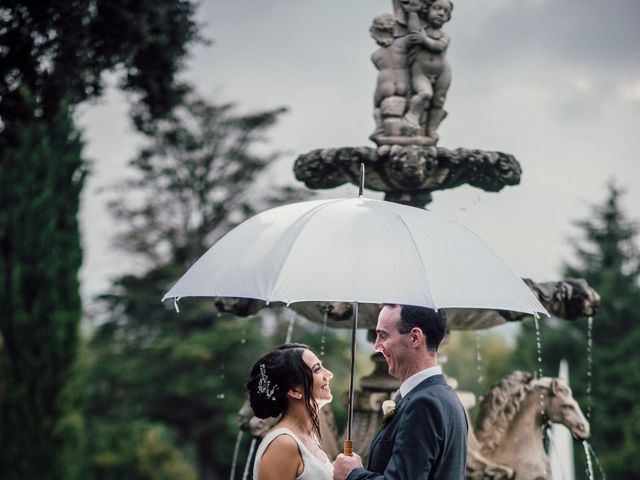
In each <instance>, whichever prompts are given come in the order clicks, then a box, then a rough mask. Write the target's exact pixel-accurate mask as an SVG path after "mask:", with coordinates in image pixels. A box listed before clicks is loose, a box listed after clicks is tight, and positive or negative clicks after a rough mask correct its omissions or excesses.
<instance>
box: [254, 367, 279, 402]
mask: <svg viewBox="0 0 640 480" xmlns="http://www.w3.org/2000/svg"><path fill="white" fill-rule="evenodd" d="M277 389H278V386H277V385H274V386H273V388H271V382H270V381H269V377H268V376H267V369H266V368H265V366H264V363H261V364H260V380H259V381H258V393H261V394H263V395H264V396H265V397H267V399H269V400H273V401H275V400H276V396H275V395H274V392H275V391H276V390H277Z"/></svg>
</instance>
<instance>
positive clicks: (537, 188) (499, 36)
mask: <svg viewBox="0 0 640 480" xmlns="http://www.w3.org/2000/svg"><path fill="white" fill-rule="evenodd" d="M391 12H392V8H391V0H266V1H256V0H204V1H203V5H202V7H201V10H200V20H201V21H202V22H203V23H204V24H205V25H204V32H203V33H204V34H205V36H207V37H208V38H210V39H211V40H213V42H214V43H213V45H211V46H208V47H203V46H198V47H196V48H194V49H193V51H192V55H191V58H190V60H189V62H188V65H187V69H186V71H185V73H184V77H185V79H187V80H188V81H190V82H192V83H194V84H195V85H196V86H197V88H198V90H199V92H200V93H201V94H204V95H207V96H209V97H210V98H211V99H213V100H217V101H234V102H236V103H237V104H238V106H239V108H240V109H241V110H242V111H251V110H255V109H264V108H274V107H278V106H286V107H288V108H289V112H288V113H287V114H286V115H285V116H284V117H283V119H282V121H281V122H280V123H279V124H278V126H277V127H275V128H274V129H273V131H272V136H271V140H272V141H271V145H272V146H273V148H274V149H277V150H283V151H286V152H287V154H286V155H284V156H283V158H282V159H281V160H280V161H279V162H277V164H275V165H274V166H273V169H272V170H271V172H270V176H269V179H268V182H272V183H276V182H277V183H286V182H289V183H295V179H294V177H293V173H292V165H293V162H294V160H295V158H296V157H297V155H298V154H300V153H305V152H307V151H309V150H312V149H315V148H328V147H340V146H359V145H369V146H373V144H372V143H371V142H370V141H369V140H368V136H369V134H370V133H371V132H372V130H373V120H372V101H373V100H372V95H373V88H374V83H375V79H376V70H375V68H374V67H373V65H372V64H371V62H370V60H369V57H370V55H371V53H372V52H373V51H374V50H375V49H376V48H377V46H376V45H375V43H374V41H373V39H371V38H370V37H369V33H368V29H369V25H370V24H371V20H372V19H373V17H375V16H376V15H379V14H381V13H391ZM639 20H640V1H638V0H607V1H603V0H600V1H596V0H481V1H479V0H457V1H456V2H455V8H454V10H453V15H452V19H451V21H450V22H449V23H448V24H446V25H445V27H444V30H445V31H447V32H448V33H449V34H450V36H451V38H452V40H451V46H450V48H449V52H448V57H449V62H450V64H451V68H452V75H453V82H452V86H451V88H450V90H449V94H448V100H447V103H446V105H445V109H446V110H447V111H448V112H449V116H448V117H447V118H446V119H445V120H444V122H443V123H442V125H441V126H440V129H439V133H440V138H441V139H440V143H439V145H440V146H443V147H447V148H457V147H466V148H480V149H487V150H499V151H503V152H507V153H511V154H513V155H515V157H516V159H517V160H518V161H519V162H520V164H521V166H522V169H523V174H522V181H521V184H520V185H518V186H514V187H506V188H505V189H504V190H503V191H502V192H499V193H487V192H483V191H482V190H479V189H475V188H472V187H460V188H457V189H453V190H448V191H445V192H436V193H435V194H434V201H433V202H432V203H431V204H430V206H429V208H430V209H431V210H433V211H434V212H437V213H439V214H441V215H443V216H445V217H448V218H450V219H453V220H457V221H459V222H461V223H462V224H464V225H466V226H467V227H468V228H470V229H471V230H473V231H474V232H476V233H477V234H478V235H480V237H482V238H483V239H484V240H485V241H486V242H487V243H488V244H489V245H491V246H492V247H493V248H494V249H495V250H496V251H497V252H498V253H499V254H500V255H501V256H502V257H503V258H504V259H505V260H506V261H507V263H509V264H510V265H511V266H512V267H513V269H514V270H515V271H516V272H517V273H518V274H520V275H521V276H523V277H529V278H533V279H535V280H539V281H547V280H557V279H559V278H560V270H561V266H562V262H563V261H565V260H566V259H569V258H570V255H571V252H572V248H571V246H570V244H569V242H568V240H569V239H570V238H573V237H576V235H577V234H578V230H576V228H575V227H574V226H573V223H572V222H573V221H575V220H578V219H584V218H585V217H586V216H587V214H588V213H589V206H590V205H593V204H597V203H601V202H602V201H603V200H604V198H605V196H606V185H607V182H608V181H609V180H610V179H615V180H616V181H617V182H618V184H619V185H620V186H622V187H623V188H626V190H627V194H626V196H625V198H624V203H623V206H624V207H625V209H626V213H627V214H628V215H629V216H630V217H632V218H634V219H636V220H640V209H639V208H638V205H640V159H639V158H638V155H637V153H638V151H640V135H639V134H638V130H639V127H640V54H639V52H640V29H639V28H638V26H637V25H638V21H639ZM127 109H128V106H127V102H126V98H124V97H123V96H122V95H121V94H119V93H118V92H116V91H115V90H113V89H111V90H110V92H109V93H108V94H107V95H106V96H105V97H104V98H103V99H102V100H101V101H100V102H99V103H97V104H94V105H87V106H84V107H83V108H82V109H81V111H80V112H79V117H78V118H79V120H80V123H81V125H83V127H84V133H85V139H86V141H87V149H86V153H87V156H88V157H89V158H91V159H92V160H93V162H94V166H93V171H94V173H93V175H92V177H91V178H90V180H89V182H88V184H87V187H86V189H85V192H84V196H83V209H82V228H83V235H84V247H85V263H84V267H83V270H82V280H83V293H84V295H85V298H87V299H88V298H89V297H90V296H92V295H95V294H97V293H99V292H101V291H103V290H104V289H105V288H106V287H107V286H108V285H109V280H110V278H112V277H113V276H115V275H117V274H118V273H122V272H127V271H131V269H132V268H134V267H135V264H134V262H135V259H131V258H129V257H126V256H124V255H123V254H122V253H121V252H117V251H115V250H113V249H111V248H110V246H109V241H110V239H111V236H112V232H113V223H112V221H111V219H110V217H109V214H108V212H107V211H106V208H105V200H106V198H105V196H104V195H100V194H99V193H98V192H97V190H98V189H99V188H100V187H102V186H105V185H109V184H113V183H114V182H116V181H117V179H118V178H123V177H124V176H125V175H126V174H127V171H126V168H125V164H126V162H127V160H129V159H130V158H131V157H133V156H134V154H135V153H136V148H137V147H138V146H139V145H140V144H141V141H142V140H141V139H140V138H139V137H136V136H135V135H134V133H133V129H132V128H131V125H130V123H129V120H128V117H127ZM322 194H323V195H325V196H344V195H354V194H356V189H355V187H347V188H341V189H338V190H336V191H324V192H323V193H322ZM367 194H368V195H370V196H372V197H376V198H378V197H379V194H376V193H373V192H368V193H367ZM186 267H187V266H186V265H185V268H186Z"/></svg>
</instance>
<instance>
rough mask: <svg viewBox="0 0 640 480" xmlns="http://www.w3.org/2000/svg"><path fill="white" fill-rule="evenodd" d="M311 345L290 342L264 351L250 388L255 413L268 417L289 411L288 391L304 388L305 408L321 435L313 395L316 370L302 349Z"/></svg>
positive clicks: (252, 370)
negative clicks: (304, 358)
mask: <svg viewBox="0 0 640 480" xmlns="http://www.w3.org/2000/svg"><path fill="white" fill-rule="evenodd" d="M308 349H309V347H307V346H306V345H302V344H300V343H287V344H285V345H282V346H280V347H278V348H276V349H275V350H273V351H272V352H269V353H267V354H266V355H263V356H262V357H261V358H259V359H258V361H257V362H256V363H255V365H254V366H253V368H252V369H251V374H250V376H249V381H248V382H247V390H248V391H249V403H250V404H251V408H252V409H253V413H254V414H255V415H256V417H258V418H269V417H279V416H280V415H282V414H284V413H286V411H287V408H288V406H289V397H288V395H287V393H288V392H289V390H291V389H292V388H296V387H297V388H302V395H303V397H302V398H303V400H304V402H305V406H306V410H307V412H308V413H309V416H310V417H311V421H312V423H313V426H314V431H315V433H316V435H318V436H319V433H320V422H319V419H318V404H317V403H316V401H315V399H314V398H313V395H312V392H313V372H312V371H311V369H310V368H309V366H308V365H307V364H306V363H305V361H304V360H303V359H302V353H303V352H304V351H305V350H308Z"/></svg>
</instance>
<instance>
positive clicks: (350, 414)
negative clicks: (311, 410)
mask: <svg viewBox="0 0 640 480" xmlns="http://www.w3.org/2000/svg"><path fill="white" fill-rule="evenodd" d="M357 328H358V302H353V324H352V326H351V374H350V375H349V409H348V412H347V417H348V418H347V439H348V440H351V427H352V425H353V382H354V380H355V370H356V331H357Z"/></svg>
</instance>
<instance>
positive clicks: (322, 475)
mask: <svg viewBox="0 0 640 480" xmlns="http://www.w3.org/2000/svg"><path fill="white" fill-rule="evenodd" d="M280 435H289V436H290V437H291V438H293V439H294V440H295V441H296V443H297V444H298V449H299V450H300V455H302V462H303V463H304V471H303V472H302V474H301V475H300V476H299V477H297V480H332V479H333V465H332V464H331V461H330V460H329V458H327V459H326V460H325V461H322V460H320V459H319V458H318V457H316V456H315V455H314V454H313V453H311V452H310V451H309V449H308V448H307V447H305V446H304V443H302V441H300V439H299V438H298V437H296V436H295V434H294V433H293V432H292V431H291V430H289V429H288V428H277V429H276V430H274V431H272V432H271V433H268V434H267V435H266V436H265V437H264V438H263V439H262V442H260V446H259V447H258V451H257V452H256V460H255V462H254V464H253V478H254V479H257V478H258V470H259V469H260V460H262V455H263V454H264V451H265V450H266V449H267V447H268V446H269V444H270V443H271V442H272V441H273V440H274V439H275V438H276V437H278V436H280Z"/></svg>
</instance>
